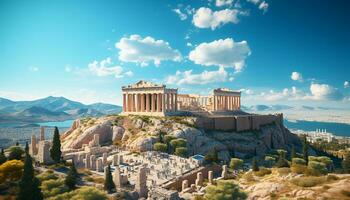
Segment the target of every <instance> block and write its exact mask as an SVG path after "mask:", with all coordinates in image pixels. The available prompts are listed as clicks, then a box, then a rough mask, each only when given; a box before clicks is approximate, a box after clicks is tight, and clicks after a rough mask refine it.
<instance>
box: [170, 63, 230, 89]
mask: <svg viewBox="0 0 350 200" xmlns="http://www.w3.org/2000/svg"><path fill="white" fill-rule="evenodd" d="M228 78H229V75H228V73H227V72H226V71H225V69H224V68H223V67H220V68H219V69H218V70H217V71H206V70H205V71H203V72H202V73H198V74H194V73H193V72H192V70H188V71H184V72H181V71H177V72H176V74H175V75H171V76H169V77H168V78H167V81H166V82H167V83H168V84H176V85H183V84H186V85H200V84H208V83H215V82H225V81H227V79H228Z"/></svg>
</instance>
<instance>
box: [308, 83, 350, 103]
mask: <svg viewBox="0 0 350 200" xmlns="http://www.w3.org/2000/svg"><path fill="white" fill-rule="evenodd" d="M310 92H311V94H312V96H311V97H312V99H315V100H341V99H343V94H342V93H341V92H340V91H339V90H338V89H336V88H334V87H332V86H330V85H327V84H317V83H311V85H310Z"/></svg>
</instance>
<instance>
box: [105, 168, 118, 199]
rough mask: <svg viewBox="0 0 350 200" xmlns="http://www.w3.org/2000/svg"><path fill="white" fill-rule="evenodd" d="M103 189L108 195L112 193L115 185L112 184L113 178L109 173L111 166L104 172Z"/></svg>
mask: <svg viewBox="0 0 350 200" xmlns="http://www.w3.org/2000/svg"><path fill="white" fill-rule="evenodd" d="M104 189H105V190H106V191H107V192H108V193H112V192H113V190H115V184H114V182H113V177H112V173H111V166H110V165H108V167H107V170H106V172H105V184H104Z"/></svg>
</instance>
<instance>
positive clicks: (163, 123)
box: [62, 115, 301, 160]
mask: <svg viewBox="0 0 350 200" xmlns="http://www.w3.org/2000/svg"><path fill="white" fill-rule="evenodd" d="M195 120H196V118H193V117H146V116H117V115H116V116H108V117H100V118H88V119H82V120H77V121H75V122H74V124H73V126H72V127H71V129H70V130H68V131H67V132H66V133H64V134H63V135H62V147H63V148H64V149H70V148H81V147H82V145H83V144H87V143H88V142H89V141H90V140H91V139H92V137H93V135H94V134H99V135H100V142H101V143H103V144H112V143H114V144H117V145H119V146H121V147H124V148H126V149H129V150H133V151H147V150H152V147H153V144H154V143H155V142H158V141H159V134H160V133H162V134H165V135H171V136H174V137H176V138H184V139H186V140H187V149H188V154H189V155H194V154H203V155H205V154H207V153H208V152H210V151H212V150H214V149H216V150H217V151H218V155H219V158H221V159H223V160H228V159H230V158H231V156H232V154H233V153H234V154H235V156H238V157H242V158H249V157H251V156H252V155H253V154H254V153H255V152H256V153H257V154H258V156H259V155H260V156H263V154H264V153H266V152H268V151H270V150H271V147H273V148H274V149H278V148H283V149H286V150H290V149H291V146H292V145H294V146H295V147H296V149H297V150H300V148H301V144H300V141H299V138H298V137H297V136H296V135H294V134H292V133H291V132H290V131H289V130H288V129H286V128H285V127H284V126H279V125H267V126H263V127H262V128H261V130H260V131H247V132H232V131H228V132H224V131H209V130H203V129H199V128H196V127H195V125H194V124H195Z"/></svg>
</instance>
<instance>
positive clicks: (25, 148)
mask: <svg viewBox="0 0 350 200" xmlns="http://www.w3.org/2000/svg"><path fill="white" fill-rule="evenodd" d="M24 151H25V153H27V154H29V146H28V142H26V146H25V147H24Z"/></svg>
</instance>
